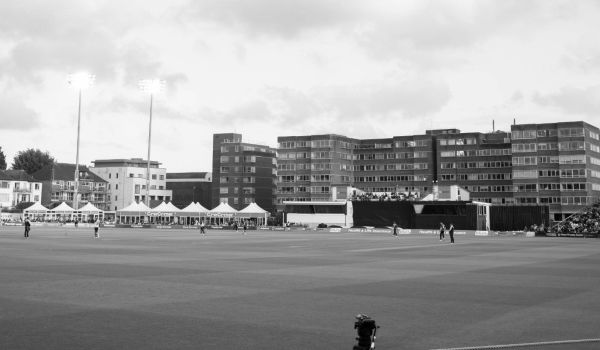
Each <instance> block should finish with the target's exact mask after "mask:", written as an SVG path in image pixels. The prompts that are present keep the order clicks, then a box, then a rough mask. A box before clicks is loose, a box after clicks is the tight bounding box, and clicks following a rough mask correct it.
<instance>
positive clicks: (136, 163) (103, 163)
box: [92, 158, 161, 168]
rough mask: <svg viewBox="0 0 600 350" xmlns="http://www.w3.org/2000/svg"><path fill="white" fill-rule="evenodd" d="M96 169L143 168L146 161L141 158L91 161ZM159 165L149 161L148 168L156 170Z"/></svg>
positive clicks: (146, 163)
mask: <svg viewBox="0 0 600 350" xmlns="http://www.w3.org/2000/svg"><path fill="white" fill-rule="evenodd" d="M92 163H94V167H96V168H108V167H136V168H139V167H142V168H145V167H146V166H147V165H148V161H147V160H145V159H142V158H131V159H97V160H94V161H92ZM159 165H161V163H159V162H157V161H155V160H151V161H150V167H151V168H158V166H159Z"/></svg>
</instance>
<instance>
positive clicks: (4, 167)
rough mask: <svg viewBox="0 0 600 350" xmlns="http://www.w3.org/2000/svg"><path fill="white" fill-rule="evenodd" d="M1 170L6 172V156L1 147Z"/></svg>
mask: <svg viewBox="0 0 600 350" xmlns="http://www.w3.org/2000/svg"><path fill="white" fill-rule="evenodd" d="M0 170H6V155H4V152H2V147H0Z"/></svg>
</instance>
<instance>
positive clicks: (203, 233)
mask: <svg viewBox="0 0 600 350" xmlns="http://www.w3.org/2000/svg"><path fill="white" fill-rule="evenodd" d="M200 234H201V235H205V234H206V226H204V220H202V221H201V222H200Z"/></svg>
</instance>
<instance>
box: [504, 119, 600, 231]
mask: <svg viewBox="0 0 600 350" xmlns="http://www.w3.org/2000/svg"><path fill="white" fill-rule="evenodd" d="M511 132H512V135H511V138H512V154H513V155H512V165H513V167H512V177H513V182H514V194H515V202H516V203H523V204H547V205H549V206H550V214H551V218H552V219H554V220H561V219H564V218H565V217H566V216H569V215H571V214H573V213H576V212H578V211H579V210H580V209H581V207H582V206H586V205H591V204H594V203H597V202H598V201H600V130H599V129H598V128H597V127H595V126H592V125H590V124H588V123H585V122H564V123H545V124H521V125H513V126H512V128H511Z"/></svg>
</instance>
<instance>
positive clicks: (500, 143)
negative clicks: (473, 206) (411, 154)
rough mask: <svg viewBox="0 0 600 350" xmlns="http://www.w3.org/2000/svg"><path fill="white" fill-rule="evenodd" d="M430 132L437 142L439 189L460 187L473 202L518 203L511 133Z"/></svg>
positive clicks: (454, 130)
mask: <svg viewBox="0 0 600 350" xmlns="http://www.w3.org/2000/svg"><path fill="white" fill-rule="evenodd" d="M440 131H441V130H431V131H428V133H430V134H431V135H433V136H434V138H435V141H434V142H435V146H436V151H435V153H436V158H437V162H436V163H437V164H436V167H437V169H436V172H437V174H436V175H435V180H437V183H438V184H439V185H459V186H461V187H463V188H464V189H466V190H467V191H469V192H470V197H471V199H472V200H476V201H480V202H488V203H494V204H511V203H514V198H513V185H512V166H511V162H512V159H511V143H510V133H507V132H493V133H478V132H472V133H461V132H460V131H459V130H456V129H450V130H448V131H447V132H445V133H440Z"/></svg>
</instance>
